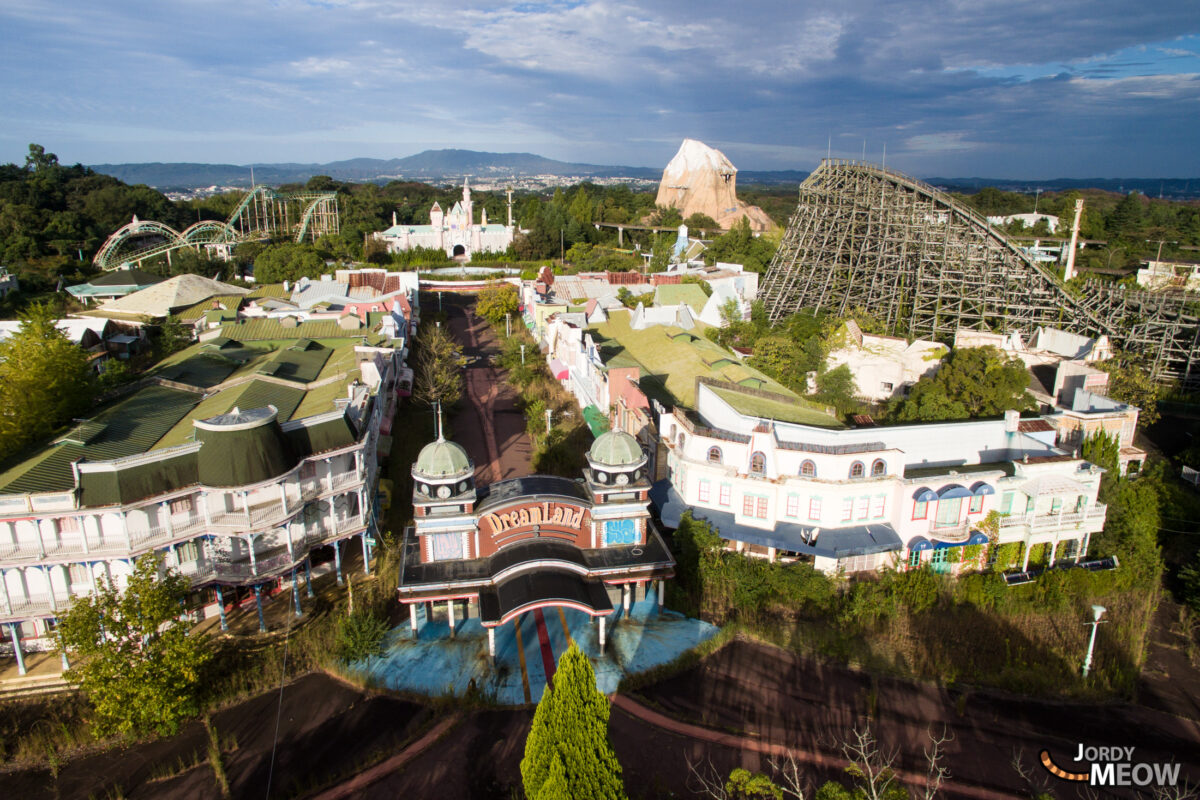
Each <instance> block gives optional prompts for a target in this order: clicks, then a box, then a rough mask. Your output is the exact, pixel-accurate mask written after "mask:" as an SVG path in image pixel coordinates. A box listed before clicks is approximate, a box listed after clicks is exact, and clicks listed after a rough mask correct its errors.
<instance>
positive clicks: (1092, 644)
mask: <svg viewBox="0 0 1200 800" xmlns="http://www.w3.org/2000/svg"><path fill="white" fill-rule="evenodd" d="M1106 610H1107V609H1106V608H1105V607H1104V606H1092V616H1093V619H1092V621H1091V622H1085V623H1083V624H1084V625H1091V626H1092V635H1091V638H1089V639H1088V649H1087V656H1085V657H1084V659H1083V677H1085V678H1086V677H1087V676H1088V673H1089V672H1091V670H1092V651H1093V650H1094V649H1095V648H1096V628H1097V627H1098V626H1099V625H1100V624H1101V623H1100V617H1102V616H1103V615H1104V612H1105V611H1106ZM1106 621H1107V620H1106Z"/></svg>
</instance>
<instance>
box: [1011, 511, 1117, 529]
mask: <svg viewBox="0 0 1200 800" xmlns="http://www.w3.org/2000/svg"><path fill="white" fill-rule="evenodd" d="M1107 511H1108V506H1106V505H1103V504H1097V505H1094V506H1088V507H1087V508H1085V509H1084V510H1082V511H1069V512H1064V513H1060V514H1018V515H1013V514H1010V515H1009V516H1007V517H1002V518H1001V519H1000V529H1001V530H1005V529H1010V528H1028V529H1029V530H1030V532H1032V533H1041V532H1044V531H1054V530H1062V529H1064V528H1074V527H1075V526H1077V525H1083V524H1086V523H1089V522H1090V523H1095V522H1103V521H1104V517H1105V514H1106V513H1107Z"/></svg>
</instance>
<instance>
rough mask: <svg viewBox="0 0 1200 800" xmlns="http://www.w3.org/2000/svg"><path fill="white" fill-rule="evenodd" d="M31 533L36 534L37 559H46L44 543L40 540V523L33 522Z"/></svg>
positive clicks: (38, 521) (36, 520)
mask: <svg viewBox="0 0 1200 800" xmlns="http://www.w3.org/2000/svg"><path fill="white" fill-rule="evenodd" d="M33 532H34V533H35V534H37V543H38V558H45V557H46V542H45V540H43V539H42V521H41V520H38V519H35V520H33Z"/></svg>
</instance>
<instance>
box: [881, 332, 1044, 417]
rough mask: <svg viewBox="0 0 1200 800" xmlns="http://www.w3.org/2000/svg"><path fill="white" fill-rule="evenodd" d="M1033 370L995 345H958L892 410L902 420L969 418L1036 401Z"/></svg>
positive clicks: (1020, 407) (1023, 408)
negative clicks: (1032, 390) (1032, 394)
mask: <svg viewBox="0 0 1200 800" xmlns="http://www.w3.org/2000/svg"><path fill="white" fill-rule="evenodd" d="M1028 387H1029V374H1028V373H1027V372H1026V371H1025V366H1024V365H1023V364H1022V363H1021V362H1020V361H1018V360H1017V359H1011V358H1005V357H1004V355H1003V354H1002V353H1001V352H1000V351H999V350H997V349H996V348H994V347H965V348H960V349H958V350H955V351H954V352H953V353H951V354H950V356H949V358H947V359H946V361H945V363H944V364H942V367H941V368H940V369H939V370H938V371H937V373H935V374H934V375H933V376H926V377H923V378H921V380H919V381H917V383H916V384H915V385H914V386H913V387H912V390H911V391H910V392H909V394H908V397H907V398H903V399H900V400H897V401H894V402H893V403H892V405H891V408H890V410H889V416H890V417H891V418H892V419H893V420H896V421H899V422H913V421H918V420H921V421H932V420H947V419H969V418H975V417H990V416H995V415H997V414H1003V413H1004V412H1005V411H1008V410H1017V411H1027V410H1031V409H1033V408H1034V407H1035V404H1034V401H1033V398H1032V397H1030V396H1029V394H1028V393H1027V392H1026V389H1027V388H1028Z"/></svg>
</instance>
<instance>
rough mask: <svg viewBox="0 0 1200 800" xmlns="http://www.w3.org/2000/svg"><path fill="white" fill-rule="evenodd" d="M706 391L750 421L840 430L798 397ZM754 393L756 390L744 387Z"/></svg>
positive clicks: (831, 418) (833, 420) (832, 419)
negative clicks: (752, 419)
mask: <svg viewBox="0 0 1200 800" xmlns="http://www.w3.org/2000/svg"><path fill="white" fill-rule="evenodd" d="M709 388H710V389H712V390H713V392H714V393H715V394H716V395H717V397H720V398H721V399H722V400H724V401H725V402H726V403H728V404H729V405H730V406H732V407H733V408H735V409H737V410H738V411H740V412H742V413H743V414H748V415H749V416H751V417H762V418H763V419H774V420H778V421H780V422H794V423H796V424H797V425H812V426H814V427H818V428H844V427H846V426H845V425H844V424H842V421H841V420H840V419H838V418H837V417H835V416H832V415H830V414H826V413H825V411H824V410H823V409H822V408H820V407H818V406H816V405H815V404H814V403H811V402H809V401H808V400H805V399H804V398H801V397H795V396H794V395H777V394H775V393H774V392H771V393H770V394H766V393H763V392H742V391H738V390H737V389H734V388H732V387H729V388H726V387H718V386H710V387H709ZM747 388H750V389H755V388H758V387H754V386H748V387H747Z"/></svg>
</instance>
